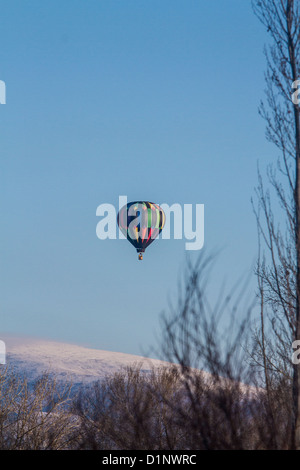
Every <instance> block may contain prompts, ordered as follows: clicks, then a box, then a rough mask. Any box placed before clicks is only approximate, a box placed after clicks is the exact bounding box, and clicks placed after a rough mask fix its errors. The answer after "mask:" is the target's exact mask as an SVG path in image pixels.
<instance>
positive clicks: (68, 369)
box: [0, 336, 167, 385]
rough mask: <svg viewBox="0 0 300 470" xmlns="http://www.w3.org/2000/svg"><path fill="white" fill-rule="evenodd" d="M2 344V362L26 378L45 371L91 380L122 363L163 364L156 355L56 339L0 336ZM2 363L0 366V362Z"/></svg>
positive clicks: (75, 381)
mask: <svg viewBox="0 0 300 470" xmlns="http://www.w3.org/2000/svg"><path fill="white" fill-rule="evenodd" d="M2 339H3V340H4V341H5V344H6V364H7V366H8V367H9V368H10V369H13V370H15V371H16V372H17V373H18V374H21V375H25V376H26V377H27V378H28V380H29V382H32V381H33V380H35V379H36V378H37V377H39V376H40V375H42V374H43V373H45V372H48V373H50V374H53V375H55V376H56V377H57V379H59V380H64V381H65V380H70V381H71V382H72V383H73V384H74V385H75V384H81V383H85V384H88V383H91V382H93V381H96V380H98V379H102V378H103V377H104V376H105V375H107V374H111V373H114V372H116V371H118V370H120V369H121V368H122V367H124V366H125V367H126V366H129V365H132V364H141V367H142V370H143V371H150V370H151V368H152V367H153V366H154V367H159V366H162V365H166V364H167V363H165V362H163V361H159V360H157V359H148V358H144V357H142V356H135V355H131V354H124V353H119V352H111V351H102V350H97V349H90V348H86V347H83V346H77V345H73V344H66V343H60V342H57V341H49V340H40V339H31V338H15V337H9V336H7V337H3V338H2ZM0 367H3V366H0Z"/></svg>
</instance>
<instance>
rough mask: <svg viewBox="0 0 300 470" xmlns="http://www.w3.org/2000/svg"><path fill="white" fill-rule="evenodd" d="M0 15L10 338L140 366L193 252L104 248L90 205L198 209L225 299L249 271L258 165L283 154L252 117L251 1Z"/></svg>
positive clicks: (260, 73) (156, 246)
mask: <svg viewBox="0 0 300 470" xmlns="http://www.w3.org/2000/svg"><path fill="white" fill-rule="evenodd" d="M0 6H1V16H0V43H1V48H0V65H1V66H0V80H4V81H5V83H6V87H7V96H6V105H0V121H1V125H0V149H1V154H0V155H1V157H0V158H1V162H0V191H1V198H0V201H1V202H0V204H1V219H2V220H1V233H0V250H1V251H0V256H1V265H0V266H1V269H0V286H1V287H0V335H1V331H3V332H5V333H13V334H16V335H21V334H26V335H31V336H38V337H44V338H50V339H58V340H62V341H69V342H74V343H79V344H86V345H88V346H91V347H95V348H99V349H107V350H114V351H121V352H127V353H133V354H140V353H141V352H143V351H145V350H147V349H148V348H149V347H150V346H151V345H152V344H153V343H155V335H156V334H157V333H158V331H159V317H160V314H161V312H162V311H163V310H165V309H166V308H167V307H168V298H172V299H176V288H177V282H178V278H179V276H180V272H181V270H182V268H183V267H184V264H185V258H186V254H187V252H186V251H185V240H170V241H168V240H158V241H156V242H154V243H153V244H152V245H151V247H149V249H148V251H146V254H145V256H144V260H143V261H142V262H140V261H138V260H137V254H136V252H135V250H134V248H133V247H132V246H131V245H130V244H129V243H128V242H127V241H126V240H106V241H101V240H99V239H98V238H97V237H96V225H97V222H98V221H99V219H98V218H97V217H96V208H97V206H98V205H100V204H102V203H111V204H115V205H116V206H117V204H118V197H119V195H127V197H128V200H129V201H131V200H150V201H154V202H156V203H168V204H170V205H171V204H173V203H175V202H177V203H180V204H188V203H190V204H194V205H195V204H200V203H201V204H204V205H205V249H206V250H207V251H209V252H211V251H214V250H216V249H219V248H222V252H221V254H220V256H219V257H218V259H217V262H216V269H215V270H214V277H213V279H212V281H213V283H214V286H215V288H216V290H218V287H219V286H220V285H221V283H222V282H223V281H224V280H225V281H226V285H228V287H230V286H231V285H232V284H233V283H235V282H236V281H237V280H238V279H239V278H240V277H241V276H244V275H245V274H247V273H248V272H249V271H250V270H251V269H252V267H253V263H254V262H255V257H256V252H257V240H256V225H255V218H254V215H253V212H252V208H251V203H250V199H251V196H252V195H253V191H254V186H255V185H256V181H257V178H256V168H257V162H258V161H260V162H261V163H262V164H264V163H265V162H267V161H270V160H272V158H275V157H276V150H275V149H274V148H273V147H272V146H271V145H270V144H268V143H267V142H266V140H265V136H264V122H263V121H262V119H261V118H260V117H259V116H258V112H257V108H258V104H259V101H260V99H261V98H262V97H263V90H264V87H265V84H264V70H265V60H264V55H263V46H264V43H265V42H266V40H267V38H266V33H265V31H264V29H263V27H262V25H261V24H260V23H259V22H258V20H257V19H256V17H255V16H254V14H253V12H252V10H251V5H250V0H214V1H212V0H211V1H207V0H159V1H158V0H85V1H84V0H80V1H79V0H60V1H57V0H52V1H51V2H42V1H40V0H30V1H29V2H24V0H1V2H0ZM189 254H190V255H191V256H192V258H195V257H196V256H197V252H193V253H192V252H189ZM249 286H250V288H251V289H252V292H253V296H254V288H255V280H254V279H253V284H251V283H250V284H249Z"/></svg>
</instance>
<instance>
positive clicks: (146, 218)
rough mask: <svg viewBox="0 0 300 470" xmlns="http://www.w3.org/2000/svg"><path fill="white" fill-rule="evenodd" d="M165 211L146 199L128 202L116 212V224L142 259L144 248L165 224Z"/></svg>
mask: <svg viewBox="0 0 300 470" xmlns="http://www.w3.org/2000/svg"><path fill="white" fill-rule="evenodd" d="M165 219H166V217H165V213H164V211H163V210H162V208H161V207H159V205H158V204H154V203H153V202H148V201H134V202H128V204H126V205H125V206H123V207H122V209H120V211H119V213H118V218H117V221H118V225H119V227H120V230H121V232H122V233H123V235H125V237H126V238H127V240H128V241H129V242H130V243H131V244H132V245H133V246H134V248H136V251H137V252H138V253H139V260H142V259H143V253H144V252H145V250H146V248H148V246H149V245H151V243H152V242H153V241H154V240H155V238H156V237H157V236H158V234H159V233H160V232H161V231H162V229H163V227H164V225H165Z"/></svg>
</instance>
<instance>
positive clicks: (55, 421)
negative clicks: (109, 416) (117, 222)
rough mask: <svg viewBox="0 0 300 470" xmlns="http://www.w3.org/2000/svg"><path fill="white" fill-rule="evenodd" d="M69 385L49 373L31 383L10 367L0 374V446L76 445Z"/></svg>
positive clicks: (25, 448) (62, 447) (55, 448)
mask: <svg viewBox="0 0 300 470" xmlns="http://www.w3.org/2000/svg"><path fill="white" fill-rule="evenodd" d="M70 391H71V386H70V385H68V384H64V385H59V384H58V383H57V382H56V381H55V379H52V378H51V377H49V376H48V375H44V376H42V377H40V378H39V379H38V380H37V381H36V382H35V383H34V384H33V385H32V384H30V383H28V381H27V379H26V378H24V377H20V376H18V375H17V374H16V373H14V372H13V371H11V370H8V369H6V370H4V371H2V372H1V374H0V449H2V450H5V449H9V450H47V449H50V450H60V449H71V448H74V447H75V445H76V439H77V435H78V423H77V422H76V419H74V415H72V414H71V413H70V409H69V407H68V404H70V403H71V401H70Z"/></svg>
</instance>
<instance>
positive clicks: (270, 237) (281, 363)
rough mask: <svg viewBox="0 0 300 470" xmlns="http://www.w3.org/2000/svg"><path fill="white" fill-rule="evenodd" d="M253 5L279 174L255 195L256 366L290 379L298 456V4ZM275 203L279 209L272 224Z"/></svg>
mask: <svg viewBox="0 0 300 470" xmlns="http://www.w3.org/2000/svg"><path fill="white" fill-rule="evenodd" d="M252 5H253V9H254V12H255V14H256V16H257V17H258V19H259V20H260V21H261V22H262V24H263V25H264V26H265V27H266V29H267V32H268V33H269V35H270V37H271V44H270V45H269V46H268V47H266V48H265V57H266V63H267V71H266V74H265V80H266V101H265V102H261V104H260V108H259V112H260V114H261V116H262V117H263V118H264V119H265V121H266V137H267V139H268V140H269V141H270V142H272V143H273V144H275V146H276V147H277V149H279V151H280V156H279V158H278V161H277V168H275V166H274V165H270V166H269V169H268V181H269V183H270V187H271V191H269V190H266V189H265V187H264V184H263V179H262V176H261V174H260V173H259V183H258V188H257V192H256V195H257V201H258V205H257V207H256V216H257V224H258V227H259V238H260V240H261V242H262V244H263V246H264V253H263V255H262V256H261V257H260V258H259V260H258V267H257V276H258V282H259V296H260V299H261V329H260V332H259V334H258V335H257V336H256V339H257V345H259V346H260V354H258V356H259V355H260V359H259V358H258V356H257V357H256V359H257V363H259V362H261V365H262V366H263V368H264V370H265V380H266V386H267V387H268V386H269V381H270V380H271V375H272V373H274V372H275V374H276V376H277V372H278V371H281V372H282V375H283V376H284V375H286V374H288V375H290V377H291V379H292V397H291V400H292V402H293V407H292V417H291V447H292V448H297V449H300V371H299V366H298V365H297V364H292V363H291V356H292V342H293V341H294V340H295V339H300V297H299V295H300V109H299V106H298V105H297V104H294V103H293V101H292V93H293V91H294V90H293V89H292V85H293V83H294V82H296V81H297V80H298V79H299V78H300V0H252ZM273 194H274V196H275V197H274V198H273ZM276 203H277V204H278V205H279V207H280V208H281V213H280V215H279V216H278V219H277V220H275V217H274V214H275V209H274V206H275V204H276ZM279 222H281V225H280V224H279ZM266 311H267V315H266ZM267 319H268V320H269V321H270V325H271V328H270V331H271V336H268V338H267V336H266V324H265V322H266V321H267ZM289 371H290V372H289Z"/></svg>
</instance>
